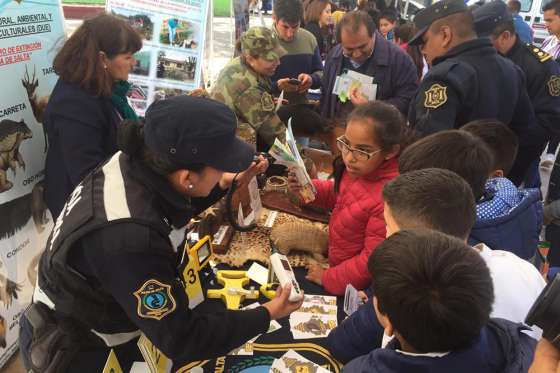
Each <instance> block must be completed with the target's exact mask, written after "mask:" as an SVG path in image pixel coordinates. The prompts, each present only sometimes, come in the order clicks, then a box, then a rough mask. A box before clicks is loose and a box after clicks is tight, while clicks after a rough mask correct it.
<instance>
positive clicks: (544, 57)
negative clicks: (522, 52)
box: [525, 44, 552, 63]
mask: <svg viewBox="0 0 560 373" xmlns="http://www.w3.org/2000/svg"><path fill="white" fill-rule="evenodd" d="M525 46H526V47H527V48H528V49H529V50H530V51H531V53H533V55H534V56H535V57H536V58H537V59H538V60H539V62H541V63H542V62H545V61H548V60H550V59H551V58H552V56H551V55H550V54H548V53H546V52H545V51H543V50H542V49H540V48H539V47H537V46H535V45H533V44H525Z"/></svg>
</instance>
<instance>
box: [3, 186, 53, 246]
mask: <svg viewBox="0 0 560 373" xmlns="http://www.w3.org/2000/svg"><path fill="white" fill-rule="evenodd" d="M43 189H44V188H43V182H42V181H40V182H38V183H37V184H35V185H34V186H33V190H32V191H31V193H28V194H25V195H23V196H21V197H19V198H16V199H13V200H11V201H8V202H6V203H4V204H2V205H0V216H1V217H2V219H0V240H1V239H4V238H8V237H11V236H13V235H14V234H16V233H17V232H18V231H20V230H21V229H23V227H25V225H26V224H27V222H28V221H29V219H30V218H33V222H34V223H35V229H36V230H37V232H38V233H41V232H43V231H44V230H45V225H46V224H47V223H48V222H49V221H50V219H49V217H48V214H47V206H46V204H45V201H44V199H43Z"/></svg>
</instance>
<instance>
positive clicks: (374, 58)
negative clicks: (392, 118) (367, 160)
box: [321, 11, 418, 127]
mask: <svg viewBox="0 0 560 373" xmlns="http://www.w3.org/2000/svg"><path fill="white" fill-rule="evenodd" d="M337 30H338V31H337V32H338V38H337V39H338V40H339V41H340V44H338V45H337V46H335V47H334V48H333V49H332V50H331V52H330V53H329V55H328V57H327V60H326V61H325V71H324V74H323V82H322V96H321V115H322V117H323V118H326V119H328V120H329V121H331V123H333V124H334V125H336V126H338V127H344V126H345V123H346V116H347V115H348V114H349V113H350V111H352V109H353V108H354V105H360V104H363V103H365V102H367V101H365V99H364V98H362V97H361V96H360V97H357V96H356V95H351V96H350V99H351V101H352V102H349V101H345V102H342V101H341V100H340V99H339V97H338V96H337V95H335V94H333V89H334V87H335V82H336V78H337V77H338V76H339V75H341V74H343V73H344V72H345V71H348V70H351V71H356V72H358V73H361V74H364V75H367V76H370V77H373V84H376V85H377V97H376V99H377V100H382V101H385V102H387V103H390V104H393V105H395V106H396V107H397V109H399V110H400V111H401V112H402V113H405V114H406V112H407V111H408V106H409V104H410V100H411V99H412V97H413V96H414V94H415V93H416V90H417V89H418V77H417V75H416V67H415V66H414V63H413V62H412V59H411V58H410V57H409V56H408V55H407V54H406V52H404V51H403V50H401V49H400V48H399V47H398V46H397V45H395V44H394V43H391V42H389V41H387V40H385V38H384V37H383V36H382V35H381V34H380V33H379V32H378V31H376V29H375V25H374V23H373V20H372V19H371V17H370V16H369V15H368V14H367V13H365V12H361V11H352V12H348V13H346V14H345V15H344V17H342V19H341V21H340V23H339V24H338V29H337Z"/></svg>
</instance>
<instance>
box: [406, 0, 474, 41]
mask: <svg viewBox="0 0 560 373" xmlns="http://www.w3.org/2000/svg"><path fill="white" fill-rule="evenodd" d="M466 11H468V7H467V5H466V4H465V2H464V1H463V0H442V1H438V2H437V3H435V4H433V5H431V6H429V7H427V8H425V9H422V10H421V11H420V12H418V13H417V14H416V15H415V16H414V26H415V27H416V30H417V31H416V33H415V34H414V36H413V37H412V39H410V41H409V42H408V44H409V45H419V44H422V36H423V35H424V33H425V32H426V31H428V28H429V27H430V25H431V24H432V23H434V21H436V20H438V19H440V18H444V17H447V16H450V15H452V14H455V13H461V12H466Z"/></svg>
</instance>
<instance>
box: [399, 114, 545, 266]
mask: <svg viewBox="0 0 560 373" xmlns="http://www.w3.org/2000/svg"><path fill="white" fill-rule="evenodd" d="M479 123H480V122H479ZM484 126H487V127H488V128H493V131H494V132H495V133H496V134H497V135H489V133H491V132H490V131H492V129H491V130H490V131H486V130H485V129H484V127H483V126H481V125H480V124H474V125H471V126H470V129H468V128H467V129H468V130H469V131H474V129H473V127H475V128H476V129H477V135H474V134H472V133H470V132H467V131H465V130H463V129H461V130H448V131H441V132H438V133H434V134H432V135H430V136H427V137H424V138H423V139H421V140H419V141H417V142H415V143H414V144H412V145H410V146H409V147H408V148H407V149H406V150H405V151H404V152H403V153H402V154H401V156H400V158H399V170H400V172H401V173H405V172H407V171H413V170H421V169H424V168H430V167H435V168H443V169H446V170H450V171H453V172H455V173H457V174H458V175H459V176H461V177H462V178H463V179H465V180H466V181H467V183H469V185H470V186H471V188H472V191H473V193H474V198H475V201H476V204H477V221H476V223H475V225H474V227H473V230H472V231H471V235H470V237H469V243H470V244H473V245H474V244H477V243H480V242H483V243H485V244H486V245H487V246H488V247H490V248H492V249H500V250H506V251H510V252H512V253H514V254H516V255H517V256H519V257H520V258H522V259H526V260H528V259H531V258H532V257H533V256H534V255H535V252H536V250H537V245H538V241H539V233H540V230H541V227H542V221H543V209H542V203H541V201H540V192H539V191H538V190H536V189H525V190H523V189H521V190H517V189H516V188H513V184H511V183H510V182H509V180H507V179H505V178H498V179H495V178H493V177H494V176H496V175H506V174H507V171H508V170H509V168H510V167H511V164H512V163H510V162H509V161H508V159H511V158H510V157H511V154H512V153H513V156H515V151H513V152H512V151H511V149H510V150H508V151H505V150H504V149H506V148H507V146H505V145H504V144H506V143H507V142H511V141H514V140H512V139H511V137H510V136H506V135H505V134H506V133H507V132H506V131H503V128H502V127H498V124H496V123H494V125H491V124H490V123H489V122H485V123H484ZM498 128H501V130H499V131H498ZM483 130H484V131H486V132H484V139H482V137H481V136H483V135H482V133H483ZM500 136H503V138H501V137H500ZM492 137H494V139H493V140H492V141H490V140H489V139H490V138H492ZM487 142H488V143H489V144H491V145H490V146H488V145H487ZM515 148H516V147H515ZM505 153H508V154H509V155H507V156H505V155H504V154H505ZM496 160H497V161H496ZM489 179H490V180H489Z"/></svg>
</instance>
